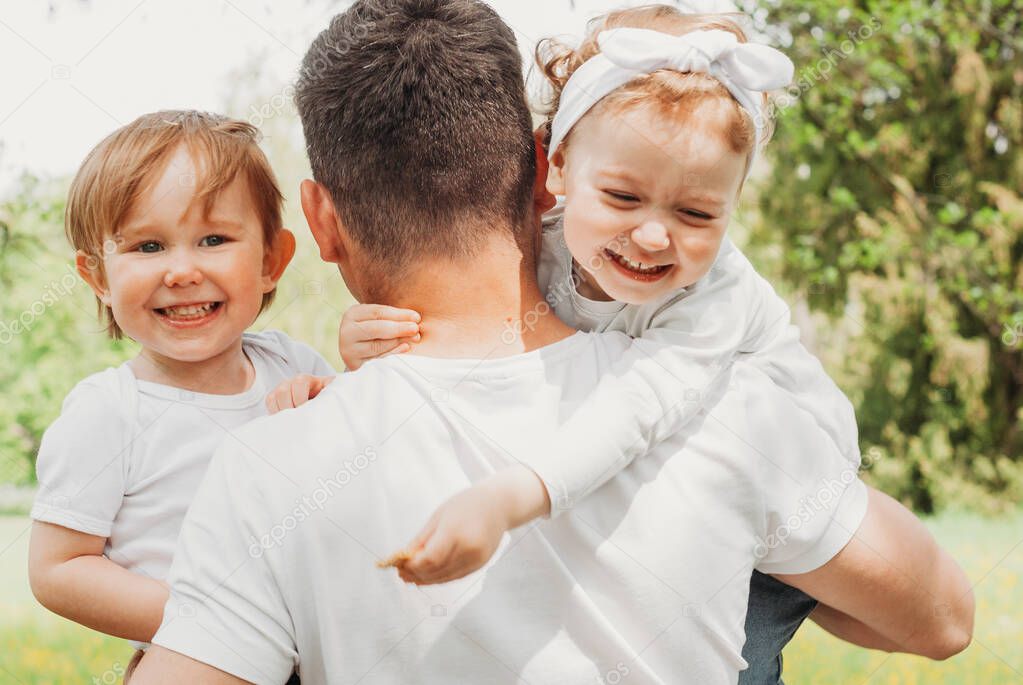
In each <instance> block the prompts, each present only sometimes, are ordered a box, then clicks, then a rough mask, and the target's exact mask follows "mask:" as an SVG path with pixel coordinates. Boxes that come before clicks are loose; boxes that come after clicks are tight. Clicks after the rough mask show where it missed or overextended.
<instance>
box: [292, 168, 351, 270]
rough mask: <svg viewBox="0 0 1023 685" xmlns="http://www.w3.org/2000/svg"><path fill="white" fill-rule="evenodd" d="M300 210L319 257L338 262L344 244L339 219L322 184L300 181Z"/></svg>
mask: <svg viewBox="0 0 1023 685" xmlns="http://www.w3.org/2000/svg"><path fill="white" fill-rule="evenodd" d="M300 194H301V196H302V212H303V213H304V214H305V220H306V221H307V222H308V223H309V230H310V231H311V232H312V234H313V240H315V241H316V244H317V245H318V246H319V248H320V259H322V260H323V261H325V262H331V263H333V264H339V263H340V262H341V261H342V259H343V258H344V254H345V246H344V241H343V240H342V238H341V233H340V231H341V220H340V219H339V218H338V215H337V210H336V209H335V208H334V200H333V199H331V197H330V193H329V192H327V189H326V188H324V187H323V185H321V184H319V183H317V182H316V181H313V180H310V179H306V180H304V181H302V186H301V193H300Z"/></svg>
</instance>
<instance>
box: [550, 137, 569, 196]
mask: <svg viewBox="0 0 1023 685" xmlns="http://www.w3.org/2000/svg"><path fill="white" fill-rule="evenodd" d="M547 192H549V193H551V194H553V195H564V194H565V146H564V144H562V145H560V146H559V147H558V150H557V152H555V153H554V154H553V155H552V156H551V158H550V163H549V164H548V165H547Z"/></svg>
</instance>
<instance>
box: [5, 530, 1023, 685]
mask: <svg viewBox="0 0 1023 685" xmlns="http://www.w3.org/2000/svg"><path fill="white" fill-rule="evenodd" d="M29 525H30V523H29V521H28V519H26V518H24V517H9V518H3V517H0V616H2V617H3V619H2V623H0V682H2V683H15V684H23V685H29V684H40V685H41V684H43V683H47V684H50V683H52V684H54V685H56V684H63V683H71V682H78V683H104V684H106V685H110V684H112V683H115V682H120V678H119V677H118V675H119V673H120V672H121V671H122V670H123V668H124V665H125V664H126V663H127V662H128V660H129V659H130V658H131V654H132V650H131V647H130V646H129V645H128V644H127V643H125V642H123V641H121V640H116V639H114V638H108V637H105V636H102V635H99V634H97V633H94V632H92V631H90V630H87V629H85V628H82V627H80V626H77V625H75V624H73V623H70V622H68V621H65V620H64V619H61V618H59V617H57V616H54V615H53V614H50V613H49V612H47V611H46V610H45V609H43V608H42V607H40V606H39V605H38V604H37V603H36V601H35V599H34V598H33V597H32V593H31V591H30V590H29V587H28V580H27V577H26V559H27V557H28V529H29ZM928 526H929V527H930V528H931V530H932V531H933V532H934V534H935V535H936V536H937V537H938V539H939V540H940V541H941V543H942V544H943V545H945V547H946V548H947V549H948V550H950V551H951V552H952V554H953V555H954V556H955V557H956V558H957V559H959V560H960V562H961V563H962V564H963V565H964V567H965V568H966V571H967V573H968V575H969V576H970V578H971V579H972V580H973V582H974V583H975V584H976V595H977V625H976V630H975V639H974V642H973V644H972V645H970V647H969V649H967V650H966V651H965V652H963V653H962V654H960V655H958V656H956V657H954V658H952V659H950V660H948V661H945V662H941V663H935V662H930V661H927V660H926V659H921V658H918V657H912V656H906V655H902V654H899V655H887V654H883V653H881V652H871V651H867V650H862V649H858V648H855V647H852V646H850V645H846V644H844V643H842V642H840V641H838V640H836V639H834V638H832V637H830V636H829V635H827V634H826V633H824V632H823V631H821V630H820V629H819V628H817V627H816V626H815V625H812V624H808V625H807V626H805V627H804V628H803V629H802V630H801V631H800V632H799V635H798V636H797V637H796V639H795V640H794V641H793V643H792V644H791V645H790V646H789V648H788V649H787V650H786V652H785V673H786V681H787V682H788V683H789V685H799V684H801V683H812V684H813V685H828V684H829V683H835V684H836V685H847V684H849V683H853V684H859V683H862V684H864V685H866V684H867V683H869V684H870V685H888V684H892V685H894V684H899V685H914V684H918V685H939V684H948V685H952V684H955V685H961V684H967V683H968V684H969V685H1011V684H1012V683H1020V684H1021V685H1023V512H1021V513H1019V514H1016V515H1014V516H1011V517H1006V518H1003V519H999V520H991V519H985V518H981V517H978V516H974V515H969V514H947V515H944V516H941V517H939V518H936V519H933V520H931V521H929V522H928Z"/></svg>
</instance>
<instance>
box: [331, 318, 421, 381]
mask: <svg viewBox="0 0 1023 685" xmlns="http://www.w3.org/2000/svg"><path fill="white" fill-rule="evenodd" d="M420 320H421V319H420V316H419V313H418V312H414V311H412V310H411V309H398V308H396V307H388V306H386V305H382V304H357V305H353V306H352V307H349V308H348V311H347V312H345V315H344V316H343V317H342V318H341V329H340V331H338V343H337V347H338V351H339V352H340V353H341V359H342V360H343V361H344V363H345V367H346V368H348V369H349V370H351V371H355V370H356V369H358V368H359V367H360V366H362V365H363V363H364V362H367V361H369V360H370V359H376V358H377V357H382V356H384V355H386V354H401V353H403V352H408V351H409V350H410V349H412V344H413V343H417V342H419V341H420V340H421V339H422V336H421V335H420V334H419V322H420Z"/></svg>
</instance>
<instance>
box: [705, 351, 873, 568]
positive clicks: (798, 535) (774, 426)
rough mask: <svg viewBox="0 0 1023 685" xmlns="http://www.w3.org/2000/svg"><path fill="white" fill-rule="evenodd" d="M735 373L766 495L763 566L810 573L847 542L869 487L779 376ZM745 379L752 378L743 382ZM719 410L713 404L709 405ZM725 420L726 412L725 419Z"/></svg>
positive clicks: (755, 470)
mask: <svg viewBox="0 0 1023 685" xmlns="http://www.w3.org/2000/svg"><path fill="white" fill-rule="evenodd" d="M739 366H740V365H737V370H739V372H740V373H739V374H737V375H736V376H735V378H736V379H738V380H736V381H735V383H736V384H737V385H736V387H737V388H738V390H739V392H740V396H741V397H742V398H743V401H744V402H745V410H744V412H743V417H742V419H743V421H742V423H741V424H736V423H735V422H734V421H733V422H731V423H732V425H739V426H742V424H745V425H744V426H743V427H742V428H740V430H743V431H744V433H745V436H746V437H745V438H744V442H746V444H747V445H748V446H749V448H750V459H751V460H752V464H751V467H750V469H749V474H750V477H752V478H754V479H755V480H754V481H753V483H754V487H755V489H756V491H757V492H758V493H759V494H760V496H761V498H762V503H761V508H760V514H759V521H758V522H757V526H756V527H757V528H758V529H759V531H758V533H757V540H756V544H755V549H754V553H755V556H756V558H757V560H758V561H757V564H756V568H757V570H759V571H761V572H762V573H807V572H809V571H812V570H814V569H816V568H818V567H820V566H822V565H823V564H825V563H827V562H828V561H829V560H830V559H831V558H832V557H834V556H835V555H836V554H838V552H839V551H840V550H841V549H842V548H843V547H845V545H846V544H848V542H849V540H850V539H852V536H853V534H854V533H855V532H856V530H857V529H858V528H859V526H860V523H861V522H862V520H863V516H864V514H865V513H866V508H867V488H866V485H864V483H863V481H861V480H860V478H859V476H858V473H857V471H858V466H857V465H855V464H850V463H849V462H848V461H847V460H846V459H845V457H844V456H843V455H842V454H841V452H840V451H839V450H838V448H837V446H836V445H835V443H834V441H833V440H831V439H830V437H829V436H828V435H827V434H826V433H825V432H824V431H822V430H821V429H820V427H819V426H817V424H816V422H815V421H814V419H813V417H812V416H810V414H808V413H807V412H806V411H804V410H803V409H801V408H800V407H799V406H798V405H797V404H796V403H795V402H794V401H792V399H791V398H790V397H789V396H788V395H787V394H786V393H785V392H783V391H782V390H781V389H779V388H778V387H777V385H775V384H774V383H773V382H771V381H770V380H768V379H767V378H766V377H765V376H763V375H762V372H759V371H756V372H755V374H757V375H759V380H758V378H757V377H753V379H752V381H751V382H747V381H749V379H750V378H751V374H753V373H754V372H753V371H752V370H751V372H750V373H746V374H743V373H742V370H741V369H738V367H739ZM743 379H746V380H745V381H744V380H743ZM711 415H712V416H713V411H712V412H711ZM723 421H725V422H727V419H723Z"/></svg>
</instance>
